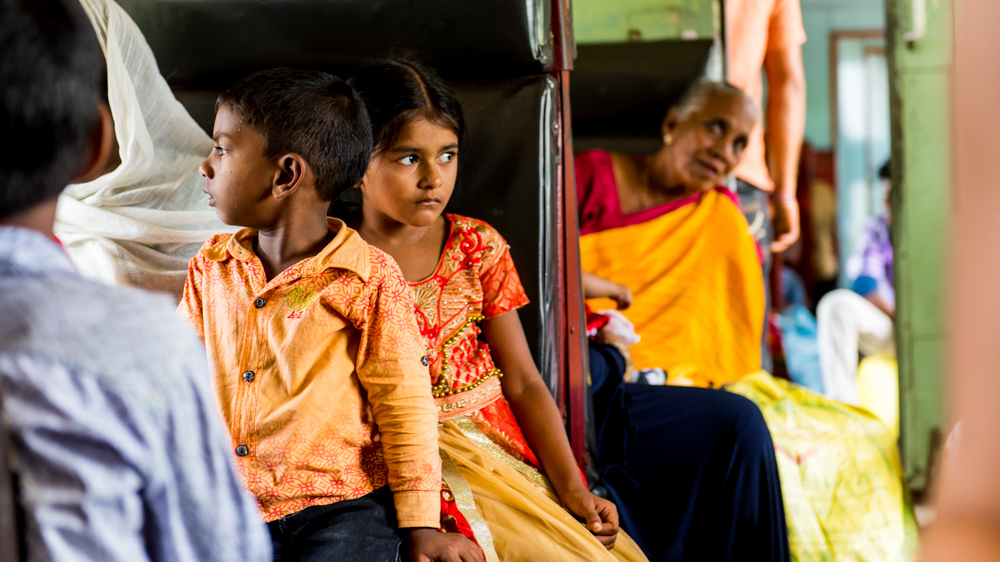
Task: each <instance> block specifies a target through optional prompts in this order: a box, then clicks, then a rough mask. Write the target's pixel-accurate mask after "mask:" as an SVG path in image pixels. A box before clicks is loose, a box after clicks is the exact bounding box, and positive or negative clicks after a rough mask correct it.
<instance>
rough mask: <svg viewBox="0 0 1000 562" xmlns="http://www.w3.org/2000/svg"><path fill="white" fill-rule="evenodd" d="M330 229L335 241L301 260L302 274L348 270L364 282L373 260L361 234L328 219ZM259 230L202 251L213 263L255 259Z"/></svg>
mask: <svg viewBox="0 0 1000 562" xmlns="http://www.w3.org/2000/svg"><path fill="white" fill-rule="evenodd" d="M326 224H327V227H329V229H330V232H334V233H336V235H335V236H334V237H333V240H331V241H330V243H329V244H327V245H326V247H325V248H323V251H321V252H320V253H318V254H316V255H315V256H313V257H311V258H308V259H305V260H302V262H299V263H300V264H301V268H302V269H301V271H300V273H301V274H302V275H316V274H319V273H322V272H323V271H325V270H327V269H346V270H348V271H350V272H352V273H354V274H356V275H357V276H358V277H361V279H362V280H363V281H365V282H367V281H368V276H369V274H370V272H371V261H370V259H369V256H368V243H367V242H365V241H364V240H363V239H362V238H361V235H360V234H358V233H357V231H355V230H354V229H352V228H349V227H348V226H347V225H346V224H344V221H342V220H340V219H335V218H333V217H327V219H326ZM257 233H258V231H257V229H255V228H243V229H240V230H239V231H237V232H236V234H233V235H232V237H230V238H229V241H228V242H226V243H224V244H216V245H215V246H211V247H208V248H204V249H202V250H201V253H202V255H204V256H205V257H207V258H208V259H210V260H213V261H217V262H222V261H225V260H226V258H227V257H228V256H232V257H233V258H236V259H238V260H240V261H251V260H256V259H257V256H256V255H255V254H254V253H253V240H254V238H256V237H257ZM293 267H294V266H293Z"/></svg>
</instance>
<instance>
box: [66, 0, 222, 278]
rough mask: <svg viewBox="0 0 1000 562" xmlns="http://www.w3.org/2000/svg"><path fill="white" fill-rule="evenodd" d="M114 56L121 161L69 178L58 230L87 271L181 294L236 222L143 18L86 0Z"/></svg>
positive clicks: (111, 79) (104, 0)
mask: <svg viewBox="0 0 1000 562" xmlns="http://www.w3.org/2000/svg"><path fill="white" fill-rule="evenodd" d="M81 4H83V8H84V10H85V11H86V12H87V15H88V16H89V17H90V21H91V23H93V25H94V29H95V31H96V32H97V37H98V40H99V41H100V43H101V46H102V47H103V49H104V53H105V56H106V59H107V63H108V99H109V102H110V105H111V114H112V116H113V117H114V120H115V134H116V136H117V139H118V144H119V146H120V156H121V161H122V163H121V165H120V166H118V168H117V169H115V170H114V171H113V172H111V173H109V174H107V175H105V176H103V177H100V178H98V179H96V180H94V181H91V182H88V183H83V184H77V185H71V186H69V188H67V189H66V191H65V192H64V193H63V195H62V197H61V198H60V200H59V209H58V215H57V218H56V230H55V232H56V236H58V237H59V239H60V240H61V241H62V243H63V245H64V246H65V247H66V250H67V252H69V255H70V257H71V258H72V260H73V262H74V263H75V264H76V267H77V268H78V269H79V271H80V273H81V274H83V275H84V276H86V277H90V278H93V279H97V280H100V281H104V282H107V283H125V284H129V285H135V286H138V287H143V288H146V289H150V290H154V291H163V292H167V293H172V294H173V295H175V297H176V296H179V295H180V293H181V291H182V289H183V286H184V279H185V276H186V274H187V265H188V261H189V260H190V259H191V257H192V256H193V255H194V254H195V252H197V251H198V248H199V247H200V245H201V244H202V243H203V242H204V241H205V240H206V239H207V238H208V237H209V236H211V235H212V234H215V233H218V232H222V231H232V230H233V229H232V228H229V227H227V226H225V225H223V224H222V223H221V222H220V221H219V220H218V219H217V218H216V216H215V212H214V211H213V210H212V209H211V208H210V207H208V205H207V204H206V201H207V200H208V196H207V195H205V194H204V193H202V191H201V186H202V184H203V181H204V180H203V178H202V177H201V176H199V175H198V164H199V163H201V161H202V159H204V158H205V157H206V156H207V155H208V152H209V150H211V148H212V141H211V139H210V138H209V137H208V135H206V134H205V132H204V131H203V130H202V129H201V128H200V127H199V126H198V125H197V123H195V121H194V119H192V118H191V116H190V115H188V113H187V111H186V110H185V109H184V107H183V106H181V104H180V103H179V102H178V101H177V100H176V99H175V98H174V95H173V93H172V92H171V91H170V88H169V86H167V82H166V80H164V79H163V77H162V76H161V75H160V72H159V69H158V68H157V66H156V60H155V59H154V58H153V52H152V50H150V48H149V45H148V44H147V43H146V40H145V38H143V36H142V33H141V32H140V31H139V28H138V27H137V26H136V24H135V22H133V21H132V19H131V18H130V17H129V16H128V14H126V13H125V11H124V10H123V9H122V8H121V7H120V6H118V5H117V4H115V3H114V2H112V1H111V0H81Z"/></svg>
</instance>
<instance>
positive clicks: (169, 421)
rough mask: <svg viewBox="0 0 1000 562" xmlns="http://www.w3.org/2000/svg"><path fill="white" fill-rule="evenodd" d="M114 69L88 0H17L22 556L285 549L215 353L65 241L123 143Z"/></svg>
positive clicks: (3, 366)
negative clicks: (82, 264) (73, 203)
mask: <svg viewBox="0 0 1000 562" xmlns="http://www.w3.org/2000/svg"><path fill="white" fill-rule="evenodd" d="M103 67H104V62H103V57H102V56H101V48H100V46H99V45H98V43H97V41H96V40H95V39H94V31H93V29H92V28H91V26H90V24H89V23H88V21H87V18H86V16H85V15H84V13H83V10H81V9H80V5H79V3H78V2H77V1H76V0H48V1H46V2H31V1H25V0H0V124H2V125H0V127H2V131H0V134H2V135H3V138H5V139H7V140H8V141H10V142H7V143H6V144H5V145H4V149H3V154H2V155H0V412H2V415H0V420H2V427H0V446H3V447H6V446H7V445H8V444H9V445H10V449H9V450H5V451H4V452H5V453H6V454H5V455H0V456H4V457H7V456H9V457H10V458H11V459H12V462H11V463H10V465H11V466H10V467H8V466H2V467H0V478H3V479H8V478H9V476H10V474H9V472H8V469H9V468H13V469H14V472H15V476H16V479H17V482H18V485H17V486H16V491H17V494H16V496H17V500H18V501H17V502H16V503H17V507H18V511H19V512H20V514H21V515H23V520H22V523H23V525H22V528H21V529H19V531H18V533H19V534H20V535H21V537H20V538H21V539H22V540H21V541H20V542H21V543H22V545H23V547H24V551H25V552H23V553H22V554H23V556H24V558H25V559H27V560H39V561H41V560H59V561H64V560H65V561H73V560H101V561H123V562H124V561H129V562H131V561H135V560H154V561H179V560H231V561H234V562H236V561H246V560H251V561H253V560H257V561H265V560H270V559H271V547H270V544H269V541H268V540H267V532H266V529H265V527H264V525H263V524H262V523H261V521H260V516H259V514H258V512H257V509H256V506H255V504H254V501H253V498H252V497H251V496H250V495H249V494H247V493H246V491H245V490H244V489H243V486H242V484H241V482H240V481H239V478H238V476H237V474H236V471H235V469H234V467H233V464H232V460H231V456H230V455H231V452H230V451H231V449H230V448H229V444H228V438H227V436H226V432H225V428H224V427H223V425H222V421H221V419H220V418H219V414H218V408H217V406H216V402H215V400H214V398H213V397H212V394H211V393H212V389H211V386H210V383H209V378H208V369H207V366H206V364H205V358H204V348H202V346H201V345H200V344H199V343H198V340H197V338H195V337H194V335H193V334H192V333H191V331H190V329H189V328H188V327H186V326H185V325H184V323H183V322H181V321H180V320H179V319H178V318H177V317H176V315H175V314H174V313H173V303H172V302H171V301H170V299H169V298H167V297H164V296H153V295H150V294H147V293H145V292H142V291H139V290H136V289H117V288H110V287H107V286H105V285H101V284H98V283H95V282H92V281H88V280H85V279H83V278H82V277H80V275H79V274H77V273H76V271H75V270H74V269H73V266H72V265H71V264H70V261H69V258H68V257H67V256H66V254H65V253H64V252H63V251H62V249H61V248H60V246H59V245H58V244H57V243H56V242H55V241H54V240H53V239H52V225H53V221H54V220H55V215H56V203H57V200H58V197H59V194H60V192H62V190H63V188H64V187H65V186H66V184H68V183H70V182H83V181H87V180H90V179H94V178H95V177H97V176H98V175H99V174H100V173H101V172H102V171H103V170H104V169H105V167H106V166H105V164H106V163H107V161H108V157H109V153H110V151H111V145H112V143H111V137H112V122H111V115H110V113H109V110H108V106H107V105H106V104H105V103H103V102H102V101H101V98H102V90H103V88H104V82H103V80H102V75H103V71H104V68H103ZM9 507H10V506H9V505H7V504H0V509H4V510H6V509H8V508H9ZM17 539H18V537H16V536H9V535H6V534H5V535H3V536H0V541H2V542H3V543H4V545H3V546H4V547H7V548H9V547H10V544H11V542H12V541H15V540H17ZM5 550H6V549H5ZM0 557H2V556H0Z"/></svg>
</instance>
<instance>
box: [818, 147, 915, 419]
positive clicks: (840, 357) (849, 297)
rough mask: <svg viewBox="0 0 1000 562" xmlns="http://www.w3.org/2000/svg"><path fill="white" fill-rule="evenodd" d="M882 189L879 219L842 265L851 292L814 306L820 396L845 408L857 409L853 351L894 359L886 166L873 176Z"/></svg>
mask: <svg viewBox="0 0 1000 562" xmlns="http://www.w3.org/2000/svg"><path fill="white" fill-rule="evenodd" d="M878 176H879V178H880V179H881V180H882V185H883V186H885V208H886V211H885V213H883V214H880V215H876V216H873V217H870V218H869V219H868V222H867V223H866V224H865V232H864V235H863V236H862V238H861V240H860V241H859V244H858V247H857V249H855V250H854V253H853V254H852V255H851V257H850V259H848V260H847V277H848V278H849V279H850V280H851V289H850V290H848V289H837V290H834V291H830V292H829V293H827V294H826V295H824V296H823V298H822V299H820V301H819V304H818V305H817V306H816V322H817V323H818V326H819V329H818V334H817V337H818V340H819V360H820V366H821V368H822V371H823V387H824V392H823V393H824V394H825V395H826V396H828V397H829V398H832V399H833V400H837V401H840V402H843V403H845V404H852V405H855V406H856V405H858V404H860V402H861V395H860V393H859V391H858V351H861V353H864V354H865V355H869V356H877V357H885V358H888V359H895V358H896V339H895V331H894V330H893V317H894V316H895V314H896V291H895V288H894V287H893V282H892V214H891V212H890V209H889V194H890V192H891V190H892V169H891V167H890V163H889V162H886V163H885V164H884V165H883V166H882V168H880V169H879V172H878Z"/></svg>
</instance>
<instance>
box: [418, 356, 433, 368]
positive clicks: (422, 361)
mask: <svg viewBox="0 0 1000 562" xmlns="http://www.w3.org/2000/svg"><path fill="white" fill-rule="evenodd" d="M420 362H421V363H423V364H424V367H426V366H428V365H430V364H431V360H430V359H428V358H427V356H426V355H424V356H423V357H421V358H420Z"/></svg>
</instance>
